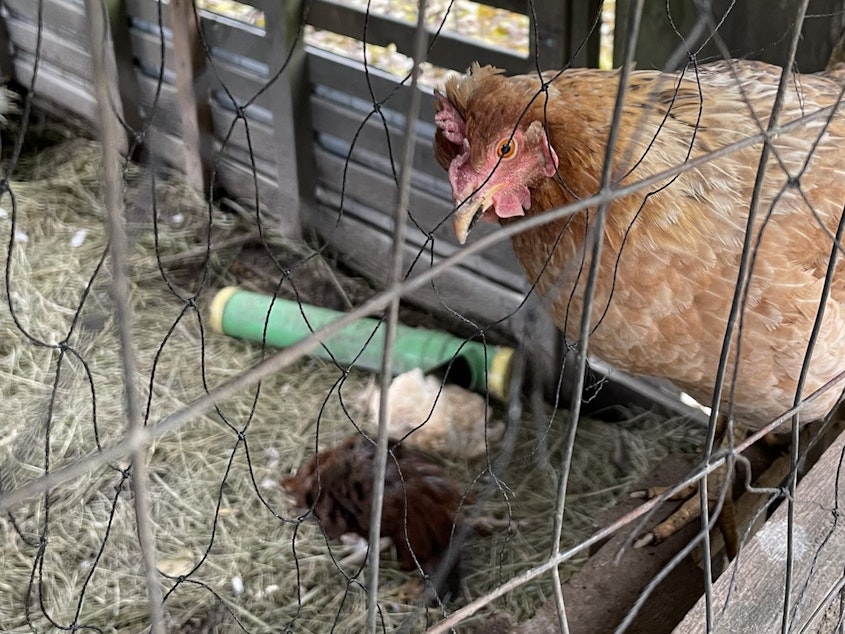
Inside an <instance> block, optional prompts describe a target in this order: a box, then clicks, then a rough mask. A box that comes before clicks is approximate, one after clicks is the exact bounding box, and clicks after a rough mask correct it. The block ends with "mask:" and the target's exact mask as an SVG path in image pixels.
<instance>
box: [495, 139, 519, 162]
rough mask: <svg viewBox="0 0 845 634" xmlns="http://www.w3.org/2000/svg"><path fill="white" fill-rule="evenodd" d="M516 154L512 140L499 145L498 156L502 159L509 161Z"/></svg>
mask: <svg viewBox="0 0 845 634" xmlns="http://www.w3.org/2000/svg"><path fill="white" fill-rule="evenodd" d="M515 153H516V141H515V140H514V139H505V140H504V141H502V142H501V144H499V150H498V154H499V156H500V157H501V158H503V159H509V158H510V157H512V156H513V155H514V154H515Z"/></svg>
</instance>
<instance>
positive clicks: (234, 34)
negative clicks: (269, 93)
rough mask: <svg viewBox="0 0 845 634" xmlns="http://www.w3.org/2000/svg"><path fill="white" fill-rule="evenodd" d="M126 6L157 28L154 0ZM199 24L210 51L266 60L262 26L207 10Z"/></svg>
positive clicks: (129, 0) (165, 19) (165, 17)
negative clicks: (218, 50) (220, 51)
mask: <svg viewBox="0 0 845 634" xmlns="http://www.w3.org/2000/svg"><path fill="white" fill-rule="evenodd" d="M18 1H20V0H18ZM25 1H28V0H25ZM126 8H127V11H128V12H129V15H131V16H133V17H134V18H135V19H137V20H141V21H143V22H146V23H148V24H149V25H150V26H151V27H153V28H154V30H157V29H158V7H157V3H156V2H155V1H151V0H126ZM165 8H166V7H165ZM169 13H170V12H169V11H167V10H165V11H163V12H162V23H163V25H164V27H165V28H167V29H169V28H171V21H170V15H169ZM200 25H201V29H202V33H203V37H204V38H205V42H206V44H207V45H208V47H209V48H210V49H211V50H212V51H213V49H215V48H218V49H220V50H223V51H226V53H228V54H229V55H228V58H229V60H230V61H231V59H236V58H238V57H241V58H243V59H244V60H245V63H246V60H254V61H255V62H257V63H259V64H264V65H266V64H267V62H268V60H267V53H268V51H267V44H266V42H265V38H264V31H263V30H262V29H260V28H258V27H253V26H250V25H248V24H244V23H243V22H238V21H236V20H230V19H227V18H224V17H223V16H220V15H218V14H216V13H210V12H207V11H201V12H200Z"/></svg>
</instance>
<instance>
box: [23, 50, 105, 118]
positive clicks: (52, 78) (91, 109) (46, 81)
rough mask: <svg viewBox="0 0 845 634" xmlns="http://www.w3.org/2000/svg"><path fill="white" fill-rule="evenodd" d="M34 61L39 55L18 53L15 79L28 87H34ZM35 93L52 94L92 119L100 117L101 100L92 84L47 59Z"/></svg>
mask: <svg viewBox="0 0 845 634" xmlns="http://www.w3.org/2000/svg"><path fill="white" fill-rule="evenodd" d="M34 64H35V58H34V57H32V56H30V55H27V54H26V53H20V54H18V55H15V62H14V69H15V79H17V81H18V82H19V83H20V84H22V85H24V86H26V87H27V88H29V87H30V86H31V82H32V69H33V66H34ZM35 92H36V93H37V94H38V95H39V96H48V95H49V98H50V100H52V101H54V102H56V103H57V104H59V105H60V106H62V107H63V108H66V109H67V110H69V111H71V112H72V113H74V114H76V115H78V116H80V117H82V118H84V119H86V120H88V121H91V122H93V121H96V120H97V113H98V110H97V100H96V99H95V98H94V87H93V86H92V85H91V83H90V82H88V81H85V80H82V79H80V78H79V77H76V76H75V75H71V74H69V73H67V72H66V71H63V70H62V69H60V68H58V67H56V66H53V65H52V64H49V63H47V62H44V61H43V60H42V61H40V62H39V64H38V76H37V78H36V81H35Z"/></svg>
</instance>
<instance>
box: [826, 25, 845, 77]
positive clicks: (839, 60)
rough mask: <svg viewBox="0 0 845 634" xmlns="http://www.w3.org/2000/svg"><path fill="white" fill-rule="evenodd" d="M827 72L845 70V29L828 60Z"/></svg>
mask: <svg viewBox="0 0 845 634" xmlns="http://www.w3.org/2000/svg"><path fill="white" fill-rule="evenodd" d="M824 69H825V70H845V28H843V29H842V32H841V33H840V34H839V39H838V40H836V44H834V45H833V51H831V53H830V58H829V59H828V60H827V66H825V67H824Z"/></svg>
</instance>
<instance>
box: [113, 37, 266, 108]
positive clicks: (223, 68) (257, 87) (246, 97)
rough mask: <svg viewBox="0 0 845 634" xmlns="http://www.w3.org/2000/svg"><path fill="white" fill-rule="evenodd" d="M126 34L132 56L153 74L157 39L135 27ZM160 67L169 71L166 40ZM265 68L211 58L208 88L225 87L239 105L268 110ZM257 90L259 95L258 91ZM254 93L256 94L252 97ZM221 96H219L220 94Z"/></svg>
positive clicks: (158, 53)
mask: <svg viewBox="0 0 845 634" xmlns="http://www.w3.org/2000/svg"><path fill="white" fill-rule="evenodd" d="M129 36H130V37H131V39H132V50H133V51H134V53H135V57H136V59H137V60H138V61H139V62H141V63H142V64H143V66H144V67H145V68H149V69H150V71H151V72H152V71H154V72H155V74H157V72H158V69H159V67H160V66H161V41H160V39H159V36H158V35H156V34H154V33H149V32H147V31H142V30H140V29H138V28H133V29H131V30H130V33H129ZM164 68H165V76H167V72H168V71H171V72H172V71H173V43H172V42H171V41H170V40H166V41H165V43H164ZM267 79H268V78H267V74H266V69H264V72H256V70H255V69H251V68H247V67H244V66H238V65H236V64H234V63H229V61H227V60H220V59H215V60H214V73H212V76H211V77H210V78H209V88H210V90H211V91H212V92H215V91H218V90H219V91H223V87H224V86H225V88H226V90H227V91H228V92H229V93H230V94H231V95H232V96H233V97H234V98H235V100H236V101H237V103H238V104H239V105H243V104H245V103H247V102H249V103H254V104H256V105H259V106H261V107H263V108H264V109H266V110H267V112H268V113H269V112H270V107H271V105H272V104H271V103H270V102H271V100H270V96H269V94H268V93H267V92H266V91H264V92H263V93H261V91H262V89H263V88H264V87H265V85H266V84H267ZM259 93H261V94H259ZM256 95H259V96H258V97H257V98H256ZM220 98H222V96H221V97H220Z"/></svg>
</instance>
